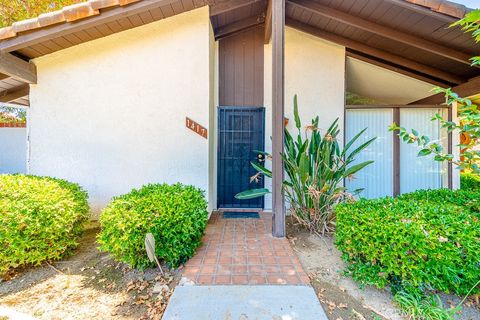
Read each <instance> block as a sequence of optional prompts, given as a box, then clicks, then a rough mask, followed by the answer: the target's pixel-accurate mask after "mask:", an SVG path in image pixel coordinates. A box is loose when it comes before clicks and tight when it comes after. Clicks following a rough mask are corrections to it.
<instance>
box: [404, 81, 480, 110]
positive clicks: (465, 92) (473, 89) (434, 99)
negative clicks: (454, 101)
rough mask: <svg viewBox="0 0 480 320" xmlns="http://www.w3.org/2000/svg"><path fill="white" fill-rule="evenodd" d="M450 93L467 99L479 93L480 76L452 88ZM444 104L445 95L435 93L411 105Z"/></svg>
mask: <svg viewBox="0 0 480 320" xmlns="http://www.w3.org/2000/svg"><path fill="white" fill-rule="evenodd" d="M452 91H453V92H455V93H456V94H458V95H459V96H460V97H463V98H467V97H471V96H473V95H476V94H479V93H480V76H478V77H475V78H472V79H470V80H468V81H467V82H465V83H462V84H459V85H458V86H456V87H453V88H452ZM442 103H445V95H444V94H443V93H437V94H434V95H431V96H429V97H426V98H423V99H420V100H417V101H414V102H412V103H411V104H442Z"/></svg>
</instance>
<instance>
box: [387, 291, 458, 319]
mask: <svg viewBox="0 0 480 320" xmlns="http://www.w3.org/2000/svg"><path fill="white" fill-rule="evenodd" d="M393 300H394V301H395V302H396V303H397V304H398V306H399V307H400V309H402V311H403V312H404V313H405V314H407V315H408V316H409V319H412V320H453V319H454V316H455V314H456V313H457V312H459V311H460V309H461V308H460V306H456V307H454V308H448V307H446V306H445V305H444V304H443V302H442V300H440V297H439V296H438V295H428V296H425V295H423V294H421V293H420V292H416V291H399V292H397V293H396V294H395V296H394V297H393Z"/></svg>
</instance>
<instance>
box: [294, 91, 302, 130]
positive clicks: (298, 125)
mask: <svg viewBox="0 0 480 320" xmlns="http://www.w3.org/2000/svg"><path fill="white" fill-rule="evenodd" d="M293 116H294V117H295V127H297V129H299V130H300V128H301V127H302V122H301V121H300V116H299V115H298V102H297V95H294V96H293Z"/></svg>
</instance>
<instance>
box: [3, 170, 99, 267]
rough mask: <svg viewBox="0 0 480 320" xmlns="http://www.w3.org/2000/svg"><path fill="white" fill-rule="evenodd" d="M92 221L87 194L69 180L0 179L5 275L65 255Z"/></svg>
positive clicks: (8, 176)
mask: <svg viewBox="0 0 480 320" xmlns="http://www.w3.org/2000/svg"><path fill="white" fill-rule="evenodd" d="M88 217H89V208H88V202H87V193H86V192H85V191H83V190H82V189H81V188H80V186H79V185H77V184H74V183H70V182H68V181H65V180H61V179H55V178H49V177H37V176H30V175H0V225H1V230H0V275H2V274H5V273H6V272H8V271H9V270H11V269H12V268H16V267H20V266H24V265H30V264H32V265H37V264H40V263H41V262H43V261H48V260H56V259H60V258H62V257H63V256H65V255H66V254H67V253H69V252H70V251H71V249H73V248H75V247H76V246H77V245H78V238H79V236H80V235H81V233H82V231H83V227H84V223H85V222H86V221H87V219H88Z"/></svg>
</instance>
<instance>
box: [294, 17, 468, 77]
mask: <svg viewBox="0 0 480 320" xmlns="http://www.w3.org/2000/svg"><path fill="white" fill-rule="evenodd" d="M286 23H287V25H288V26H291V27H293V28H295V29H298V30H300V31H303V32H306V33H310V34H312V35H314V36H317V37H319V38H322V39H325V40H328V41H331V42H334V43H337V44H340V45H342V46H345V47H347V48H350V49H352V50H355V51H358V52H361V53H363V54H366V55H369V56H372V57H375V58H378V59H381V60H384V61H388V62H391V63H394V64H396V65H399V66H402V67H404V68H407V69H410V70H413V71H417V72H419V73H422V74H426V75H430V76H432V77H435V78H437V79H441V80H444V81H446V82H450V83H453V84H460V83H463V82H465V79H463V78H462V77H459V76H457V75H454V74H451V73H449V72H446V71H443V70H439V69H436V68H433V67H430V66H427V65H424V64H422V63H419V62H416V61H413V60H410V59H407V58H404V57H401V56H398V55H396V54H394V53H390V52H387V51H383V50H380V49H377V48H373V47H370V46H368V45H366V44H364V43H361V42H357V41H355V40H351V39H348V38H345V37H342V36H339V35H337V34H333V33H330V32H327V31H325V30H321V29H318V28H315V27H312V26H310V25H307V24H304V23H302V22H299V21H297V20H294V19H291V18H287V20H286Z"/></svg>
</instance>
